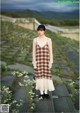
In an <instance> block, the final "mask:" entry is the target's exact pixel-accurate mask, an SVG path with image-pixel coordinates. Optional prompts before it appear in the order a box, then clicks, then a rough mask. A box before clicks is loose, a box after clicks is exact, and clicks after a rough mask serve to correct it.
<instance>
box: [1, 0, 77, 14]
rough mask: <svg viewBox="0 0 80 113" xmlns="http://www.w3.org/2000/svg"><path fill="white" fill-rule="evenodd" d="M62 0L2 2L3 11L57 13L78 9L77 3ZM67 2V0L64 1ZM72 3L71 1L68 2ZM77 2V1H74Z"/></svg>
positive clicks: (14, 0) (4, 0)
mask: <svg viewBox="0 0 80 113" xmlns="http://www.w3.org/2000/svg"><path fill="white" fill-rule="evenodd" d="M60 1H61V0H2V1H1V4H0V5H1V10H6V11H7V10H8V11H9V10H11V9H12V10H13V9H14V10H25V9H31V10H37V11H56V12H70V11H73V10H77V9H78V4H76V3H71V4H69V3H68V4H67V3H64V4H62V3H60ZM64 1H67V0H64ZM68 1H71V0H68ZM74 1H75V0H74Z"/></svg>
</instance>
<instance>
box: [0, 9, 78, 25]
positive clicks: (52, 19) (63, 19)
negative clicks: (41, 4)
mask: <svg viewBox="0 0 80 113" xmlns="http://www.w3.org/2000/svg"><path fill="white" fill-rule="evenodd" d="M1 14H3V15H6V16H10V17H14V18H36V19H37V20H38V21H39V22H41V23H45V24H51V25H55V26H78V25H79V12H78V10H77V11H74V12H70V13H68V12H66V13H61V12H51V11H47V12H44V11H43V12H38V11H34V10H22V11H19V12H14V11H13V12H1Z"/></svg>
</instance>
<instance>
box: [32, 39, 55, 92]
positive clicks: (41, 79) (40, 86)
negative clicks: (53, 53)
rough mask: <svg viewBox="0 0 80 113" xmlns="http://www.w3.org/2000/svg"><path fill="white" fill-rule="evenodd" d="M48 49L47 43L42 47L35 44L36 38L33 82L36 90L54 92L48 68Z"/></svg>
mask: <svg viewBox="0 0 80 113" xmlns="http://www.w3.org/2000/svg"><path fill="white" fill-rule="evenodd" d="M49 61H50V56H49V48H48V41H46V44H45V45H44V46H43V47H40V45H39V44H38V42H37V38H36V66H37V68H35V69H34V74H35V80H36V90H43V91H44V90H45V89H46V90H49V91H54V90H55V87H54V84H53V81H52V74H51V70H50V68H49Z"/></svg>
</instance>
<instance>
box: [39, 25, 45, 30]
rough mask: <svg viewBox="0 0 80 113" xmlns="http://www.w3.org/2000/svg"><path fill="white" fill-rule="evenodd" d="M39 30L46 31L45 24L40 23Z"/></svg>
mask: <svg viewBox="0 0 80 113" xmlns="http://www.w3.org/2000/svg"><path fill="white" fill-rule="evenodd" d="M39 30H43V31H45V30H46V28H45V26H44V25H39V26H38V28H37V31H39Z"/></svg>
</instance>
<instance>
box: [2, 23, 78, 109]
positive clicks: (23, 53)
mask: <svg viewBox="0 0 80 113" xmlns="http://www.w3.org/2000/svg"><path fill="white" fill-rule="evenodd" d="M1 24H2V28H1V41H0V45H1V58H0V60H1V61H2V62H3V61H4V62H6V63H7V65H5V64H4V63H3V64H2V68H1V70H2V72H1V74H2V78H4V77H7V76H8V75H10V74H11V72H12V71H13V70H14V69H10V68H9V67H7V66H8V65H14V64H15V63H18V64H22V65H23V64H24V65H25V66H28V67H29V68H30V70H31V69H32V68H33V65H32V41H33V38H35V37H36V36H37V32H36V31H32V30H28V29H24V28H22V27H19V26H17V25H14V24H12V23H10V22H3V21H1ZM46 36H48V37H50V38H51V39H52V42H53V43H52V44H53V60H54V63H53V67H52V69H51V71H52V75H53V76H56V77H59V78H60V79H61V80H62V81H63V84H65V85H66V87H67V89H68V91H69V93H70V95H72V96H71V99H72V101H73V103H74V106H75V109H77V110H78V104H77V97H78V89H79V87H78V84H77V83H76V81H77V80H79V76H78V75H79V67H78V66H79V59H78V58H79V48H78V47H79V42H78V41H75V40H71V39H68V38H65V37H62V36H59V35H57V34H55V33H53V32H50V31H46ZM30 75H32V76H34V74H33V73H32V71H30V72H29V73H28V76H30ZM22 78H23V77H21V78H18V77H16V79H14V82H13V84H12V86H11V90H12V91H13V93H15V91H17V88H18V87H19V86H18V82H20V81H21V80H22ZM53 78H54V77H53ZM53 82H54V84H55V86H57V85H60V84H61V83H60V82H59V81H56V80H54V79H53Z"/></svg>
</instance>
